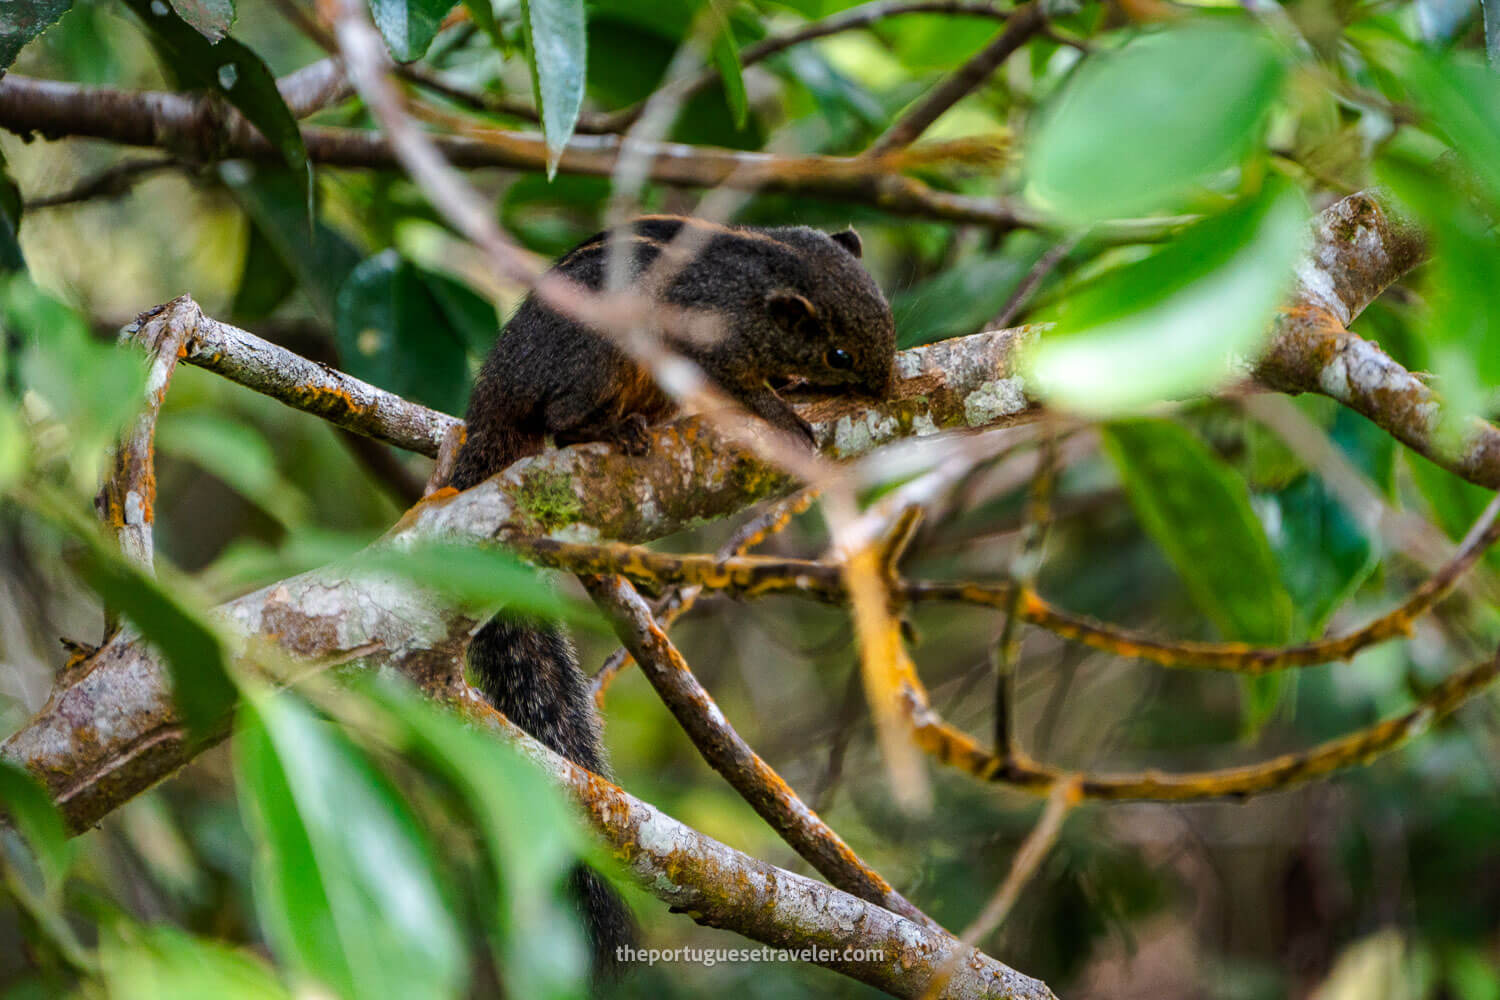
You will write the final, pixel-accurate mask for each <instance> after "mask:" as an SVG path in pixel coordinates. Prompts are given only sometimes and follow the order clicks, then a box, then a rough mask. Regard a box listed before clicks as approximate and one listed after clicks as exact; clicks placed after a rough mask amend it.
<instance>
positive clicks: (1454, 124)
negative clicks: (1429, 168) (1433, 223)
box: [1406, 51, 1500, 205]
mask: <svg viewBox="0 0 1500 1000" xmlns="http://www.w3.org/2000/svg"><path fill="white" fill-rule="evenodd" d="M1406 82H1407V85H1408V86H1409V87H1410V88H1411V93H1412V96H1413V97H1414V98H1416V100H1417V102H1418V103H1419V105H1420V106H1421V108H1422V110H1423V111H1425V112H1426V113H1427V114H1428V115H1429V116H1430V118H1431V121H1432V124H1433V125H1434V126H1436V127H1437V129H1438V131H1439V132H1441V133H1442V134H1443V135H1444V136H1445V137H1446V138H1447V139H1448V142H1449V143H1450V144H1451V145H1452V146H1453V148H1454V149H1455V150H1456V151H1457V152H1458V155H1459V157H1460V159H1461V160H1462V161H1463V163H1464V165H1465V166H1466V167H1468V169H1469V170H1471V171H1473V172H1474V174H1475V176H1476V177H1478V179H1479V180H1480V181H1481V182H1482V183H1483V184H1484V186H1485V188H1486V190H1487V192H1488V195H1489V200H1490V203H1491V204H1492V205H1500V76H1497V75H1496V73H1495V71H1494V70H1493V69H1491V68H1489V67H1488V66H1485V65H1484V64H1483V63H1482V62H1480V61H1479V60H1477V59H1472V58H1470V57H1469V56H1468V54H1467V53H1465V54H1458V53H1454V54H1450V55H1447V56H1441V57H1440V56H1435V55H1431V54H1428V53H1426V52H1421V51H1414V52H1413V53H1412V54H1411V58H1410V61H1409V65H1408V67H1407V81H1406ZM1427 179H1428V180H1429V182H1430V181H1431V173H1430V172H1429V173H1428V178H1427ZM1435 186H1437V187H1445V185H1435ZM1434 193H1436V192H1434Z"/></svg>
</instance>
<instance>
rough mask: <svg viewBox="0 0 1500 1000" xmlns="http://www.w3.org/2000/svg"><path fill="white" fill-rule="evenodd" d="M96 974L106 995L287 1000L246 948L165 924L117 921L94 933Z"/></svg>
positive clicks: (117, 998) (150, 999) (123, 999)
mask: <svg viewBox="0 0 1500 1000" xmlns="http://www.w3.org/2000/svg"><path fill="white" fill-rule="evenodd" d="M99 972H100V978H101V979H102V980H103V982H104V986H105V988H106V989H107V991H108V995H109V997H110V998H111V1000H200V998H203V997H213V998H215V1000H283V998H285V1000H290V997H291V996H292V994H291V992H290V991H289V990H288V989H287V988H286V987H285V986H284V985H282V983H281V982H280V981H279V980H278V979H277V978H276V974H275V973H274V972H273V971H272V970H271V969H270V968H269V967H268V966H267V965H266V964H265V963H264V962H262V961H261V960H260V959H258V958H256V957H255V956H254V955H252V954H250V953H249V952H246V951H242V950H240V949H238V948H231V947H228V946H227V945H224V944H221V943H219V942H217V941H207V940H204V939H203V938H197V937H193V936H192V935H189V934H184V933H183V932H182V931H180V930H178V929H177V928H175V927H173V926H171V925H170V924H153V925H151V926H149V927H148V926H141V925H138V924H127V923H125V922H123V921H121V922H120V923H117V924H116V925H115V926H114V927H113V928H111V929H110V930H109V931H108V932H106V933H104V934H101V935H100V941H99Z"/></svg>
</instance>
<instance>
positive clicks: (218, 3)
mask: <svg viewBox="0 0 1500 1000" xmlns="http://www.w3.org/2000/svg"><path fill="white" fill-rule="evenodd" d="M172 7H173V8H174V9H175V10H176V11H177V13H178V14H180V15H181V16H182V19H183V20H184V21H186V22H187V23H188V24H191V25H192V26H193V29H194V30H195V31H197V32H198V34H200V35H202V36H203V37H204V38H207V39H208V40H209V41H210V42H217V41H219V40H220V39H221V38H223V37H224V36H225V35H227V34H228V33H229V29H230V27H231V26H232V25H233V24H234V18H235V10H234V0H172Z"/></svg>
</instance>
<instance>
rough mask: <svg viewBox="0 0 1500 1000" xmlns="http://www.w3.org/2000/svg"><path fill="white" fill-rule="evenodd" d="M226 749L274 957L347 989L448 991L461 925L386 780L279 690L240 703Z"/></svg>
mask: <svg viewBox="0 0 1500 1000" xmlns="http://www.w3.org/2000/svg"><path fill="white" fill-rule="evenodd" d="M234 749H235V764H236V767H235V774H236V778H237V784H238V788H239V794H240V799H241V802H242V803H243V808H244V811H245V813H246V815H247V816H248V817H249V820H250V825H251V829H252V831H253V834H254V837H255V839H256V841H257V843H258V844H259V845H260V851H259V855H258V857H257V858H256V864H255V872H254V878H255V899H256V906H257V908H258V910H259V912H260V914H261V919H262V923H263V924H264V926H265V929H266V934H267V937H268V938H269V939H270V942H271V945H272V948H273V949H274V951H275V952H276V954H277V957H278V958H280V959H281V960H282V961H283V962H285V963H287V964H288V965H289V966H291V967H292V968H294V969H296V970H297V971H299V972H300V973H302V974H304V975H306V976H309V977H311V978H313V979H315V980H317V981H319V982H321V983H323V984H325V985H326V986H327V987H328V988H330V989H332V990H334V991H335V992H336V993H337V994H338V995H340V996H342V997H345V998H348V1000H364V998H373V997H381V998H384V997H402V998H411V1000H423V998H429V997H430V998H434V1000H436V998H445V997H452V996H455V995H458V993H459V992H460V990H461V988H462V986H463V983H464V979H465V974H466V971H467V970H466V968H465V965H464V953H463V947H462V942H461V939H460V937H459V928H458V926H457V925H456V923H455V920H454V917H453V915H452V913H451V912H450V910H449V905H448V901H447V899H446V898H445V896H444V893H443V891H442V889H441V883H440V882H439V880H438V873H437V871H436V869H435V866H434V863H433V856H432V848H431V845H430V844H429V843H428V841H427V838H426V837H425V836H424V835H423V833H422V831H421V829H420V828H419V827H418V825H417V823H416V820H415V819H414V818H413V816H412V814H411V811H410V809H409V808H408V807H407V805H406V803H405V801H404V800H403V798H402V796H401V795H400V794H399V793H398V792H397V791H396V789H395V788H393V787H392V786H391V785H390V783H389V782H388V781H386V780H385V779H384V778H383V777H381V775H380V774H379V773H378V772H377V771H376V770H375V769H374V767H373V766H372V765H371V763H370V761H369V760H368V759H367V758H366V757H365V756H364V755H363V754H362V753H360V751H359V750H358V749H357V748H356V747H355V746H354V745H353V744H351V743H350V742H349V740H348V739H347V738H346V737H345V736H343V734H341V733H340V732H339V731H338V730H337V729H336V728H334V727H333V726H331V725H329V724H327V723H325V722H323V721H321V720H320V719H319V718H318V717H317V716H316V715H314V714H313V712H312V711H311V710H310V709H309V708H308V707H307V706H306V705H305V704H303V703H302V702H300V701H298V700H296V699H295V698H294V697H292V696H291V695H289V694H280V695H276V696H266V697H262V698H260V699H259V700H258V701H257V702H256V703H255V704H254V705H253V706H251V705H249V704H247V705H246V706H245V708H244V710H243V711H242V712H241V715H240V730H239V733H238V735H237V737H236V739H235V747H234Z"/></svg>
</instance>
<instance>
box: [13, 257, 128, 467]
mask: <svg viewBox="0 0 1500 1000" xmlns="http://www.w3.org/2000/svg"><path fill="white" fill-rule="evenodd" d="M0 338H3V339H5V340H7V341H10V342H12V343H15V344H17V345H18V346H19V352H18V353H19V355H20V360H19V364H18V366H17V375H18V382H19V386H20V388H21V390H22V391H23V392H27V393H30V394H31V396H30V400H31V403H32V404H33V406H34V407H37V408H39V409H40V411H41V412H42V413H43V414H44V416H45V419H47V420H48V421H51V422H54V423H55V425H56V426H58V427H60V428H63V429H64V430H65V433H64V434H63V435H60V439H61V441H62V442H63V443H64V444H65V446H66V448H67V453H66V457H67V459H68V460H69V462H70V464H71V469H72V472H73V475H74V478H75V479H77V480H78V481H79V485H80V486H82V487H83V488H85V489H89V490H92V489H94V488H95V487H96V486H97V485H98V484H97V479H98V475H99V456H100V455H102V454H104V452H105V450H106V449H108V448H110V447H112V446H113V444H114V442H115V441H116V440H118V438H119V436H120V434H121V432H122V431H123V430H124V429H125V427H126V425H127V424H128V423H129V422H130V420H131V418H132V417H134V415H135V413H136V410H137V409H138V408H139V406H140V401H141V399H142V398H143V395H142V394H143V392H144V391H145V383H146V370H145V365H144V364H143V363H141V356H140V355H139V354H138V353H137V354H126V353H125V352H123V351H122V350H121V349H119V348H116V347H114V346H112V345H108V344H102V343H99V342H97V341H96V340H95V339H94V336H93V333H92V332H91V331H90V330H89V327H88V324H87V323H86V322H85V321H84V319H83V317H81V316H80V315H78V313H76V312H75V311H73V310H72V309H70V308H68V307H67V306H66V305H64V304H63V303H61V302H59V301H57V300H56V299H54V298H52V297H51V296H50V295H48V294H47V293H45V292H43V291H41V290H39V289H38V288H37V287H36V286H35V285H33V284H32V283H31V281H30V279H29V278H27V277H26V276H25V275H24V274H17V275H13V276H11V277H10V278H9V279H8V280H7V279H5V278H4V277H0Z"/></svg>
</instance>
